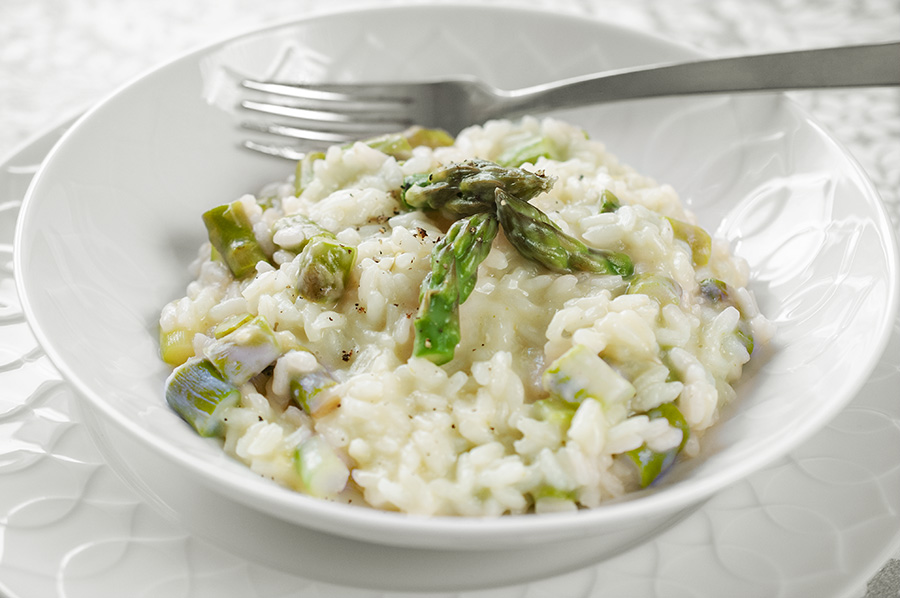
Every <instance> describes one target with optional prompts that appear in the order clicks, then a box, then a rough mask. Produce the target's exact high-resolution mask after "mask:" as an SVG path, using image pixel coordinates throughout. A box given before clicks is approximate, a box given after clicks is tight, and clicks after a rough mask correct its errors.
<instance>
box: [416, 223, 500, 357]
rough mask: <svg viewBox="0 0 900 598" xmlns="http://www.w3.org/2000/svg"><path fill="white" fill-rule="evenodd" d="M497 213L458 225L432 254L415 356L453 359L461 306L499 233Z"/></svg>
mask: <svg viewBox="0 0 900 598" xmlns="http://www.w3.org/2000/svg"><path fill="white" fill-rule="evenodd" d="M499 230H500V229H499V224H498V223H497V219H496V218H495V217H494V215H493V214H489V213H481V214H474V215H472V216H469V217H468V218H462V219H461V220H457V221H456V222H454V223H453V224H452V225H451V226H450V229H449V230H448V231H447V234H446V235H444V237H443V238H442V239H441V240H440V241H439V242H438V243H437V244H436V245H435V246H434V249H433V250H432V252H431V272H429V273H428V275H426V277H425V279H424V280H423V281H422V287H421V291H420V293H419V300H420V305H419V315H418V317H417V318H416V320H415V322H414V328H415V333H416V334H415V343H414V350H413V354H414V355H415V356H417V357H426V358H428V359H430V360H431V361H433V362H435V363H437V364H438V365H441V364H444V363H447V362H448V361H450V360H451V359H453V354H454V352H455V350H456V345H458V344H459V341H460V332H459V313H458V310H459V305H460V304H461V303H463V302H465V300H466V299H468V297H469V295H470V294H471V293H472V290H473V289H474V288H475V282H476V279H477V275H478V266H479V265H480V264H481V262H483V261H484V259H485V258H486V257H487V255H488V253H490V250H491V243H492V242H493V241H494V237H496V236H497V232H498V231H499Z"/></svg>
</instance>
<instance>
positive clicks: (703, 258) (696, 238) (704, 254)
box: [666, 218, 712, 268]
mask: <svg viewBox="0 0 900 598" xmlns="http://www.w3.org/2000/svg"><path fill="white" fill-rule="evenodd" d="M666 219H667V220H668V221H669V223H670V224H671V225H672V232H673V233H674V235H675V238H676V239H679V240H681V241H684V242H685V243H687V244H688V247H690V248H691V263H693V264H694V267H697V268H699V267H701V266H705V265H706V264H708V263H709V256H710V254H711V252H712V239H711V238H710V236H709V233H708V232H706V231H705V230H703V229H702V228H700V227H699V226H695V225H693V224H689V223H687V222H683V221H681V220H676V219H674V218H666Z"/></svg>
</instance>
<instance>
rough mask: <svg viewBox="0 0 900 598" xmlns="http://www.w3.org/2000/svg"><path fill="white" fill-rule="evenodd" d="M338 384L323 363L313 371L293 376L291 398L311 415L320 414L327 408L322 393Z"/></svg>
mask: <svg viewBox="0 0 900 598" xmlns="http://www.w3.org/2000/svg"><path fill="white" fill-rule="evenodd" d="M335 384H337V381H336V380H335V379H334V377H333V376H332V375H331V374H330V373H329V372H328V370H326V369H325V368H324V367H322V366H321V365H320V366H319V367H318V368H316V369H315V370H313V371H312V372H304V373H303V374H301V375H299V376H296V377H293V378H291V381H290V393H291V400H292V401H294V403H296V404H297V406H299V407H300V408H302V409H303V410H304V411H306V412H307V413H308V414H310V415H319V414H320V413H321V412H322V411H323V409H324V408H325V406H326V405H325V402H323V401H322V400H321V397H320V393H321V392H322V391H323V390H325V389H327V388H331V387H332V386H334V385H335Z"/></svg>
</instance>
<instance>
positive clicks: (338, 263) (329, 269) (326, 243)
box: [297, 235, 356, 303]
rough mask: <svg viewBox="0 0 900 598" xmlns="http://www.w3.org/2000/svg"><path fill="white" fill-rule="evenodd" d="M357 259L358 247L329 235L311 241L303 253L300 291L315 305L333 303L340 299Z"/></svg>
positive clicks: (298, 279)
mask: <svg viewBox="0 0 900 598" xmlns="http://www.w3.org/2000/svg"><path fill="white" fill-rule="evenodd" d="M355 260H356V247H352V246H350V245H344V244H343V243H339V242H338V241H336V240H334V239H332V238H330V236H326V235H318V236H315V237H313V238H312V239H310V240H309V241H308V242H307V243H306V245H305V247H304V248H303V251H302V252H301V253H300V272H299V275H298V278H297V291H298V292H299V293H300V296H301V297H303V298H304V299H306V300H308V301H314V302H316V303H334V302H336V301H337V300H338V299H340V298H341V295H343V293H344V287H345V286H347V281H348V280H349V279H350V270H351V269H352V268H353V262H354V261H355Z"/></svg>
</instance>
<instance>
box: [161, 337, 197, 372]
mask: <svg viewBox="0 0 900 598" xmlns="http://www.w3.org/2000/svg"><path fill="white" fill-rule="evenodd" d="M159 355H160V357H162V360H163V361H165V362H166V363H168V364H169V365H181V364H182V363H184V362H185V361H187V360H188V359H190V358H191V357H193V355H194V332H193V331H190V330H184V329H181V328H176V329H175V330H172V331H170V332H163V331H162V330H160V332H159Z"/></svg>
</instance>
